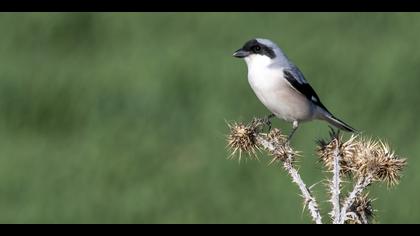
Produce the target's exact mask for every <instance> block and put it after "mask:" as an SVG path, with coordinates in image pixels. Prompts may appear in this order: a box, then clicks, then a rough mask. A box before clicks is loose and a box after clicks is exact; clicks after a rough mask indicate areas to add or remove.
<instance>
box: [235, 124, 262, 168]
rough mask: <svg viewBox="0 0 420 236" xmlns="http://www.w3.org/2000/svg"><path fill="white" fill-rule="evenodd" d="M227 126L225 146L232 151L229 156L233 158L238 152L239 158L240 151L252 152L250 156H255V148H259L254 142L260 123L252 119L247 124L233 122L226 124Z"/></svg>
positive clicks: (240, 155)
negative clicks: (227, 133)
mask: <svg viewBox="0 0 420 236" xmlns="http://www.w3.org/2000/svg"><path fill="white" fill-rule="evenodd" d="M228 126H229V129H230V134H229V135H228V137H227V142H228V144H227V146H228V148H229V149H230V150H231V152H232V153H231V155H230V157H231V158H233V157H234V156H235V154H236V153H237V152H238V153H239V160H241V157H242V152H244V153H246V154H252V156H254V157H256V158H257V156H256V150H258V149H259V148H258V145H257V143H256V136H257V134H258V128H259V127H260V124H259V123H258V122H257V121H256V120H254V121H253V122H251V123H250V124H248V125H245V124H243V123H234V124H228ZM250 156H251V155H250Z"/></svg>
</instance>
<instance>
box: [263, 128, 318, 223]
mask: <svg viewBox="0 0 420 236" xmlns="http://www.w3.org/2000/svg"><path fill="white" fill-rule="evenodd" d="M257 142H259V143H260V144H261V145H262V146H263V147H264V148H266V149H267V150H269V151H270V152H272V153H274V152H275V150H276V149H277V147H276V145H275V144H273V143H271V142H269V141H268V140H266V139H264V137H262V136H261V135H258V136H257ZM283 167H284V169H285V170H286V171H287V173H288V174H289V175H290V177H291V178H292V181H293V182H294V183H296V184H297V185H298V187H299V189H300V191H301V192H302V196H303V198H304V199H305V204H308V209H309V211H310V214H311V216H312V219H313V221H315V223H317V224H322V217H321V213H320V211H319V207H318V204H317V202H316V200H315V198H314V197H313V196H312V194H311V191H310V190H309V189H308V187H306V185H305V183H304V182H303V180H302V178H301V177H300V175H299V173H298V171H297V170H296V169H295V168H294V167H293V163H292V155H291V154H287V158H286V160H284V161H283Z"/></svg>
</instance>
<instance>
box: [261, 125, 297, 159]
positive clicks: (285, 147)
mask: <svg viewBox="0 0 420 236" xmlns="http://www.w3.org/2000/svg"><path fill="white" fill-rule="evenodd" d="M265 139H266V140H267V141H268V142H269V143H271V144H272V145H273V146H274V147H276V148H275V150H274V151H270V154H271V156H272V157H273V159H272V160H271V162H270V164H272V163H273V162H275V161H277V160H280V161H284V160H286V159H287V158H290V157H295V156H297V155H298V153H297V152H295V151H294V150H293V149H292V148H291V147H290V145H289V143H288V142H287V136H286V135H283V134H282V133H281V131H280V130H279V129H277V128H274V129H272V130H271V131H270V132H269V133H268V134H267V135H266V137H265Z"/></svg>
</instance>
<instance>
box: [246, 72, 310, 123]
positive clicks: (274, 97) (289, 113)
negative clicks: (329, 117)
mask: <svg viewBox="0 0 420 236" xmlns="http://www.w3.org/2000/svg"><path fill="white" fill-rule="evenodd" d="M248 82H249V84H250V85H251V88H252V89H253V90H254V92H255V94H256V95H257V97H258V98H259V100H260V101H261V102H262V103H263V104H264V105H265V106H266V107H267V108H268V109H269V110H270V111H271V112H272V113H273V114H275V115H276V116H277V117H278V118H281V119H284V120H286V121H290V122H293V121H295V120H296V121H307V120H311V119H313V113H314V112H313V107H312V103H311V102H310V101H309V100H308V99H306V97H305V96H303V95H302V94H301V93H299V92H298V91H296V90H295V89H294V88H293V87H291V85H290V84H289V82H288V81H287V80H286V79H285V78H283V68H281V67H275V68H270V67H267V66H263V65H261V66H256V65H255V64H253V65H252V67H248Z"/></svg>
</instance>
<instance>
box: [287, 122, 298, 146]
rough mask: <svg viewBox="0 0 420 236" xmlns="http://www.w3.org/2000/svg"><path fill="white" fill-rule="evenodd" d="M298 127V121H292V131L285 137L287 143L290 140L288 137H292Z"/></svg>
mask: <svg viewBox="0 0 420 236" xmlns="http://www.w3.org/2000/svg"><path fill="white" fill-rule="evenodd" d="M298 127H299V122H298V121H297V120H295V121H293V130H292V132H291V133H290V134H289V137H287V141H286V143H288V142H289V141H290V139H292V137H293V134H295V132H296V130H297V129H298Z"/></svg>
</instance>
